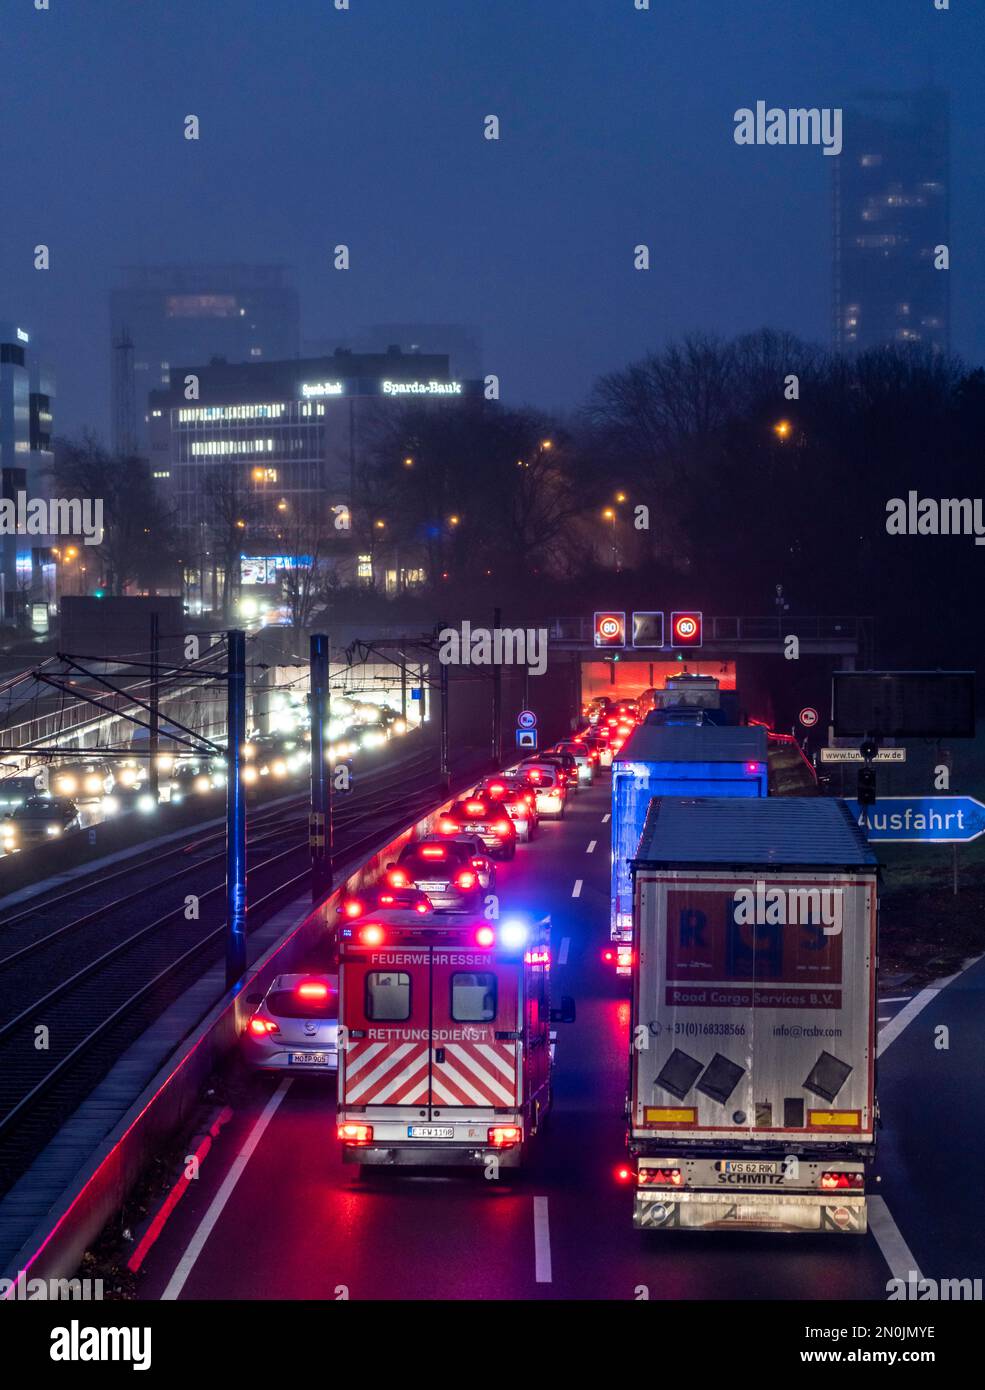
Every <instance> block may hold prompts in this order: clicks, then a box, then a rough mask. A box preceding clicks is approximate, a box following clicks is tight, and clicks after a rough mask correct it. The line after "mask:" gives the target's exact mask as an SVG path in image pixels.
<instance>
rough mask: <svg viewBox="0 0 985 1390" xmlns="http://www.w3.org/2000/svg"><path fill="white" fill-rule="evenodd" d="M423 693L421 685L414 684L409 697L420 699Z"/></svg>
mask: <svg viewBox="0 0 985 1390" xmlns="http://www.w3.org/2000/svg"><path fill="white" fill-rule="evenodd" d="M423 694H424V689H423V687H422V686H420V685H415V686H413V687H412V688H411V692H410V698H411V699H412V700H420V699H421V697H422V696H423Z"/></svg>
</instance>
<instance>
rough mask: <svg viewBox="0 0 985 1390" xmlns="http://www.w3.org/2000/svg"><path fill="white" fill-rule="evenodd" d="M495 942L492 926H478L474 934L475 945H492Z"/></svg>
mask: <svg viewBox="0 0 985 1390" xmlns="http://www.w3.org/2000/svg"><path fill="white" fill-rule="evenodd" d="M495 943H496V933H495V932H494V931H493V929H492V927H480V928H479V930H478V931H477V932H476V934H475V944H476V945H477V946H493V945H495Z"/></svg>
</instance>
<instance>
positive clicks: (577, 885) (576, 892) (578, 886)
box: [571, 878, 582, 898]
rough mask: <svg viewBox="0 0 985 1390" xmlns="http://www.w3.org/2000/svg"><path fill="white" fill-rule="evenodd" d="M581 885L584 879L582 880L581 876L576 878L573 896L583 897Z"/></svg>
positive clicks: (572, 891)
mask: <svg viewBox="0 0 985 1390" xmlns="http://www.w3.org/2000/svg"><path fill="white" fill-rule="evenodd" d="M581 885H582V880H581V879H580V878H576V879H575V886H574V888H572V890H571V896H572V897H573V898H580V897H581Z"/></svg>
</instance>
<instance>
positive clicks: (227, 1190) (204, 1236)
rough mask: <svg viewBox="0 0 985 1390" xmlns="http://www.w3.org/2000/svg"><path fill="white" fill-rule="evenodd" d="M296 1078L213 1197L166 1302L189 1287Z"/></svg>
mask: <svg viewBox="0 0 985 1390" xmlns="http://www.w3.org/2000/svg"><path fill="white" fill-rule="evenodd" d="M293 1079H294V1078H293V1077H291V1076H286V1077H285V1078H284V1080H283V1081H282V1082H281V1083H280V1085H279V1086H278V1087H277V1090H276V1091H275V1092H274V1094H273V1095H272V1096H271V1097H270V1099H269V1100H268V1101H267V1104H266V1105H265V1106H264V1108H263V1111H262V1113H261V1114H260V1116H259V1118H258V1119H257V1122H256V1124H255V1125H254V1126H253V1128H252V1129H251V1130H250V1132H249V1134H248V1135H247V1136H246V1141H245V1143H244V1144H243V1147H242V1148H241V1149H240V1151H239V1153H238V1154H237V1155H236V1158H235V1159H234V1160H233V1164H232V1166H231V1168H230V1169H229V1172H228V1173H227V1174H226V1176H225V1179H224V1180H223V1183H222V1186H221V1187H220V1188H219V1191H218V1192H217V1193H216V1194H215V1196H214V1197H213V1198H212V1202H211V1204H210V1206H209V1209H208V1211H207V1212H206V1213H205V1215H204V1216H203V1217H202V1221H201V1224H200V1225H199V1227H198V1230H197V1231H196V1232H195V1234H194V1235H193V1236H192V1238H191V1240H190V1241H189V1242H188V1248H187V1250H186V1251H185V1253H184V1254H183V1255H182V1257H181V1259H180V1260H179V1261H178V1265H177V1268H176V1269H175V1271H174V1273H173V1274H172V1276H171V1278H170V1280H169V1281H168V1286H167V1288H166V1289H165V1290H164V1292H163V1293H162V1294H161V1301H162V1302H165V1301H167V1300H171V1299H175V1298H177V1297H178V1295H179V1294H180V1293H181V1290H182V1289H183V1288H184V1287H185V1284H186V1282H187V1280H188V1276H189V1274H191V1272H192V1270H193V1269H194V1267H195V1261H196V1260H197V1259H198V1257H199V1255H200V1254H201V1253H202V1249H203V1247H204V1245H205V1242H206V1241H207V1240H208V1238H209V1236H210V1235H211V1234H212V1229H213V1227H214V1226H215V1224H216V1222H217V1221H218V1220H219V1217H220V1216H221V1215H222V1209H223V1207H224V1206H225V1205H226V1203H227V1202H228V1201H229V1199H230V1197H231V1196H232V1195H233V1190H234V1188H235V1186H236V1184H237V1183H238V1182H239V1180H240V1178H241V1177H242V1176H243V1172H244V1170H245V1168H246V1165H247V1164H248V1163H249V1161H250V1159H251V1157H252V1156H253V1153H254V1151H255V1150H256V1147H257V1145H258V1144H259V1142H260V1140H261V1139H262V1138H263V1134H264V1130H265V1129H266V1128H267V1126H268V1125H269V1124H270V1121H271V1120H272V1119H273V1118H274V1114H275V1112H276V1110H277V1107H278V1106H279V1105H280V1103H281V1101H282V1100H283V1099H284V1097H285V1096H286V1095H287V1092H288V1090H289V1089H290V1085H291V1082H292V1081H293Z"/></svg>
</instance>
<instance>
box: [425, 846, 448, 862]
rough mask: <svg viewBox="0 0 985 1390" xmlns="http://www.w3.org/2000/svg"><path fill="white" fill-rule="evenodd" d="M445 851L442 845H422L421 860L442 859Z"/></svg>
mask: <svg viewBox="0 0 985 1390" xmlns="http://www.w3.org/2000/svg"><path fill="white" fill-rule="evenodd" d="M444 857H445V849H444V846H443V845H422V846H421V858H422V859H444Z"/></svg>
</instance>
